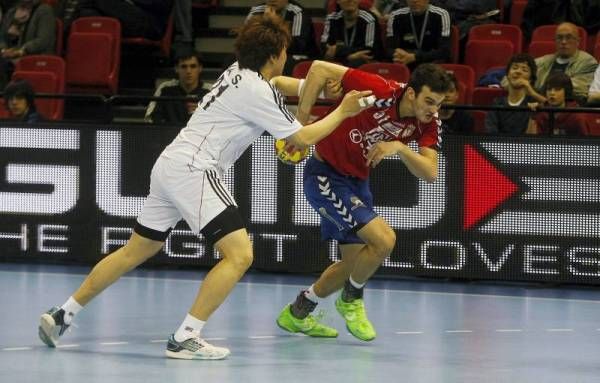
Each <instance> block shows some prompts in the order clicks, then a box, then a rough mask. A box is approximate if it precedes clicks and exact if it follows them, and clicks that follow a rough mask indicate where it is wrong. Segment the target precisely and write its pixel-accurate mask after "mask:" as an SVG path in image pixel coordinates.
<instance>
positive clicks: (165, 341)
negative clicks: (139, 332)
mask: <svg viewBox="0 0 600 383" xmlns="http://www.w3.org/2000/svg"><path fill="white" fill-rule="evenodd" d="M150 343H167V339H152V340H151V341H150Z"/></svg>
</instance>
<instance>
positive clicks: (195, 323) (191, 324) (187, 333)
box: [175, 314, 206, 342]
mask: <svg viewBox="0 0 600 383" xmlns="http://www.w3.org/2000/svg"><path fill="white" fill-rule="evenodd" d="M205 324H206V321H203V320H200V319H197V318H195V317H193V316H191V315H190V314H187V315H186V316H185V319H184V320H183V323H181V326H179V328H178V329H177V332H176V333H175V340H176V341H177V342H183V341H184V340H186V339H190V338H193V337H195V336H197V335H199V334H200V331H202V328H203V327H204V325H205Z"/></svg>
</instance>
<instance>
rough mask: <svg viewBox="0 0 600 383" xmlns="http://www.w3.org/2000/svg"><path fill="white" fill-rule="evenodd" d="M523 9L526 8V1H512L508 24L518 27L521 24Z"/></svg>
mask: <svg viewBox="0 0 600 383" xmlns="http://www.w3.org/2000/svg"><path fill="white" fill-rule="evenodd" d="M525 7H527V0H525V1H523V0H519V1H517V0H514V1H513V2H512V4H511V5H510V21H509V23H510V24H512V25H517V26H520V25H521V24H522V23H523V13H524V12H525Z"/></svg>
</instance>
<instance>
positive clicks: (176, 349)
mask: <svg viewBox="0 0 600 383" xmlns="http://www.w3.org/2000/svg"><path fill="white" fill-rule="evenodd" d="M165 354H166V355H167V357H169V358H174V359H188V360H190V359H212V360H216V359H225V358H226V357H227V356H228V355H229V354H230V352H229V349H227V348H225V347H216V346H213V345H212V344H210V343H208V342H207V341H205V340H204V339H202V338H200V336H195V337H193V338H189V339H186V340H184V341H183V342H177V341H176V340H175V335H174V334H172V335H171V336H170V337H169V340H168V341H167V351H166V352H165Z"/></svg>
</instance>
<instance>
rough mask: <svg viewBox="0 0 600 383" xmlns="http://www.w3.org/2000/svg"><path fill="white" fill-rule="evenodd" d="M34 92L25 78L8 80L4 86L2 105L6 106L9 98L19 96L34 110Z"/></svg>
mask: <svg viewBox="0 0 600 383" xmlns="http://www.w3.org/2000/svg"><path fill="white" fill-rule="evenodd" d="M34 96H35V92H34V91H33V88H32V87H31V85H30V84H29V83H28V82H27V81H25V80H15V81H12V82H10V83H9V84H8V85H7V86H6V88H4V105H6V107H7V108H8V102H9V101H10V99H11V98H15V97H19V98H24V99H25V100H27V105H28V106H29V109H31V110H34V111H35V102H34V98H35V97H34Z"/></svg>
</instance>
